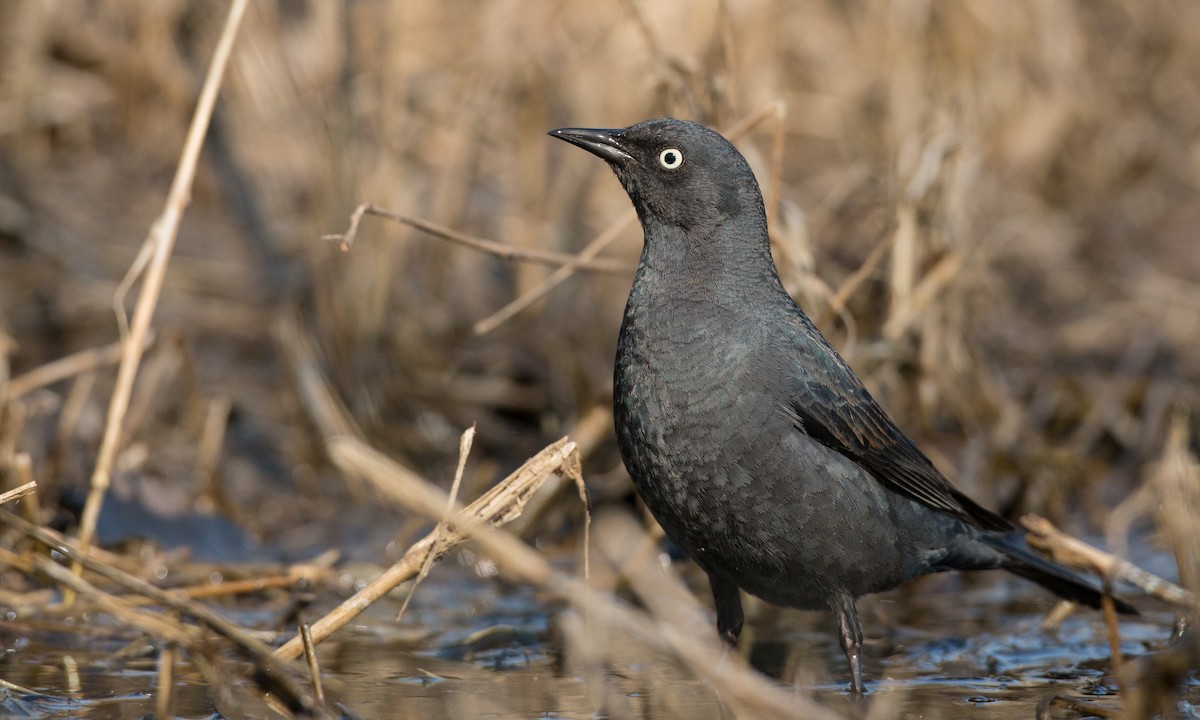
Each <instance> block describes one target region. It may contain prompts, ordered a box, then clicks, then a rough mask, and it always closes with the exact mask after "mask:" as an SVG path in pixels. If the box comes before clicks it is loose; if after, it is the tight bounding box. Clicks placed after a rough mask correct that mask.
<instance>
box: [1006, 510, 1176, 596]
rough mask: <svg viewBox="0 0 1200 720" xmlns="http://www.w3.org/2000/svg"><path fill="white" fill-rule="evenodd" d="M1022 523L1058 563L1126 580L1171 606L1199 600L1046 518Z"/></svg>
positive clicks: (1032, 542) (1035, 543) (1036, 544)
mask: <svg viewBox="0 0 1200 720" xmlns="http://www.w3.org/2000/svg"><path fill="white" fill-rule="evenodd" d="M1021 524H1022V525H1024V526H1025V529H1026V530H1028V531H1029V535H1028V536H1027V537H1028V539H1029V544H1030V545H1032V546H1034V547H1036V548H1038V549H1039V550H1042V551H1044V552H1047V553H1049V554H1050V557H1051V558H1053V559H1054V561H1055V562H1059V563H1062V564H1063V565H1068V566H1070V567H1075V568H1080V569H1082V570H1089V571H1091V572H1094V573H1096V574H1098V575H1100V576H1101V577H1105V578H1112V579H1113V580H1114V581H1115V580H1120V581H1123V582H1127V583H1129V584H1131V585H1135V586H1137V587H1139V588H1141V589H1142V590H1143V591H1145V592H1146V594H1147V595H1151V596H1153V597H1156V598H1158V599H1159V600H1162V601H1163V602H1167V603H1170V604H1172V605H1179V606H1183V607H1191V606H1193V605H1194V603H1195V601H1196V600H1195V596H1194V595H1193V594H1192V593H1191V592H1190V591H1188V590H1185V589H1183V588H1181V587H1179V586H1178V585H1176V584H1175V583H1172V582H1170V581H1169V580H1164V579H1163V578H1160V577H1159V576H1157V575H1154V574H1153V573H1150V572H1147V571H1145V570H1143V569H1141V568H1139V567H1137V566H1136V565H1134V564H1133V563H1131V562H1129V561H1128V560H1122V559H1121V558H1119V557H1116V556H1114V555H1111V554H1109V553H1106V552H1104V551H1103V550H1100V549H1098V548H1094V547H1092V546H1091V545H1088V544H1087V543H1085V542H1083V541H1082V540H1079V539H1078V538H1075V537H1072V536H1070V535H1068V534H1066V533H1064V532H1063V531H1061V530H1059V529H1058V528H1057V527H1055V526H1054V524H1053V523H1051V522H1050V521H1049V520H1047V519H1046V518H1044V517H1041V516H1039V515H1033V514H1030V515H1025V516H1024V517H1022V518H1021Z"/></svg>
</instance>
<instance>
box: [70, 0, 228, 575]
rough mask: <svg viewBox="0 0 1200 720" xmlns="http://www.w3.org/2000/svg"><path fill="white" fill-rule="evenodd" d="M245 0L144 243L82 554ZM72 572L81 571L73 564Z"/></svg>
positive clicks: (219, 50) (82, 532)
mask: <svg viewBox="0 0 1200 720" xmlns="http://www.w3.org/2000/svg"><path fill="white" fill-rule="evenodd" d="M246 5H247V0H233V3H232V5H230V8H229V15H228V17H227V19H226V21H225V28H224V30H222V32H221V37H220V39H219V40H218V41H217V47H216V50H215V51H214V53H213V59H212V63H211V64H210V65H209V67H208V74H207V76H206V77H205V78H204V87H203V88H202V89H201V91H200V99H199V102H198V103H197V105H196V111H195V113H194V114H193V115H192V124H191V127H190V128H188V134H187V139H186V140H185V141H184V146H183V152H182V154H181V155H180V158H179V165H178V167H177V168H176V171H175V178H174V180H173V181H172V182H171V189H170V191H169V192H168V193H167V201H166V204H165V206H164V208H163V212H162V214H161V215H160V216H159V217H158V219H157V220H155V221H154V225H153V226H151V228H150V233H149V235H148V236H147V238H146V242H147V243H151V242H152V243H153V244H154V253H153V255H152V256H151V258H150V262H149V265H148V267H147V268H146V274H145V279H144V280H143V281H142V289H141V292H140V293H138V299H137V304H136V306H135V307H134V311H133V324H132V327H131V328H130V331H129V337H128V338H125V341H124V343H123V344H122V346H121V364H120V366H119V367H118V369H117V381H116V386H115V387H114V388H113V394H112V400H111V401H110V403H109V406H108V416H107V418H106V420H105V426H104V437H103V439H102V440H101V443H100V451H99V453H97V457H96V467H95V470H94V471H93V472H92V478H91V489H90V491H89V492H88V498H87V502H86V503H85V505H84V508H83V515H82V517H81V518H80V522H79V544H80V547H81V548H82V550H83V553H84V554H86V553H87V550H88V548H89V547H91V544H92V539H93V538H94V537H95V534H96V521H97V519H98V518H99V517H100V507H101V506H102V505H103V504H104V496H105V493H107V491H108V486H109V483H110V482H111V473H112V467H113V462H114V460H115V459H116V456H117V448H118V446H119V445H120V441H121V435H122V433H121V428H122V425H123V421H124V419H125V412H126V410H128V408H129V398H130V395H132V393H133V382H134V379H135V378H136V377H137V371H138V366H139V365H140V364H141V360H142V349H143V348H144V347H145V345H146V337H147V335H148V333H149V329H150V320H151V318H152V317H153V316H154V309H155V306H156V305H157V304H158V298H159V295H160V294H161V293H162V286H163V280H164V278H165V277H166V272H167V261H168V260H169V259H170V257H171V250H172V248H173V247H174V246H175V237H176V234H177V233H178V230H179V222H180V220H181V219H182V217H183V210H184V208H185V207H186V206H187V204H188V201H189V199H190V198H191V187H192V181H193V180H194V178H195V176H196V165H197V162H198V161H199V158H200V148H201V147H202V146H203V144H204V136H205V134H206V133H207V130H208V124H209V121H210V120H211V118H212V113H213V107H214V106H215V105H216V102H217V92H218V91H219V90H220V87H221V81H222V78H223V77H224V76H225V66H226V65H227V64H228V62H229V56H230V54H231V52H232V50H233V42H234V38H235V37H236V36H237V30H238V27H239V26H240V25H241V21H242V16H243V15H244V14H245V11H246ZM74 571H75V572H76V574H78V573H80V572H82V569H81V568H80V566H79V565H78V564H76V565H75V567H74Z"/></svg>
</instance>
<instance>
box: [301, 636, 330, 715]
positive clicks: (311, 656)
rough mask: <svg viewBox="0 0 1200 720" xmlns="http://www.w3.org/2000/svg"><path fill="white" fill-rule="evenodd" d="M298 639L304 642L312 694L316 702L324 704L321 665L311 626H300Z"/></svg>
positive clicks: (305, 660)
mask: <svg viewBox="0 0 1200 720" xmlns="http://www.w3.org/2000/svg"><path fill="white" fill-rule="evenodd" d="M300 639H301V640H302V641H303V642H304V662H305V664H306V665H308V676H309V677H310V678H312V687H313V694H314V695H316V697H317V702H318V703H320V704H322V705H324V704H325V688H323V687H322V686H321V666H320V664H319V663H318V662H317V646H316V644H315V643H314V642H313V638H312V628H310V627H309V626H308V625H307V624H304V625H301V626H300Z"/></svg>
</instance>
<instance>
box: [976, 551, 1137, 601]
mask: <svg viewBox="0 0 1200 720" xmlns="http://www.w3.org/2000/svg"><path fill="white" fill-rule="evenodd" d="M982 539H983V540H984V542H986V543H987V544H988V545H991V546H992V547H993V548H995V549H996V550H998V551H1000V552H1001V553H1002V554H1003V555H1004V557H1005V562H1004V564H1003V565H1002V566H1001V567H1003V568H1004V569H1005V570H1008V571H1009V572H1011V573H1014V574H1016V575H1020V576H1021V577H1023V578H1025V579H1026V580H1032V581H1033V582H1035V583H1037V584H1038V585H1041V586H1042V587H1044V588H1046V589H1047V590H1049V591H1050V592H1052V593H1054V594H1055V595H1057V596H1059V597H1060V598H1062V599H1064V600H1070V601H1071V602H1077V603H1079V604H1080V605H1087V606H1088V607H1092V608H1097V609H1099V608H1100V607H1101V604H1100V602H1101V598H1103V597H1104V592H1103V590H1101V589H1100V587H1099V585H1098V584H1097V583H1095V582H1093V581H1092V580H1090V579H1088V578H1085V577H1083V576H1081V575H1078V574H1076V573H1074V572H1072V571H1071V570H1068V569H1067V568H1065V567H1063V566H1062V565H1059V564H1058V563H1055V562H1051V561H1050V560H1047V559H1045V558H1043V557H1041V556H1040V555H1038V554H1036V553H1035V552H1034V551H1033V550H1032V549H1031V548H1030V547H1029V545H1028V544H1026V542H1025V540H1024V538H1022V537H1021V536H1020V535H1017V534H1009V535H990V534H985V535H984V536H983V538H982ZM1113 604H1114V606H1115V607H1116V609H1117V612H1119V613H1123V614H1125V615H1137V614H1138V611H1137V608H1135V607H1134V606H1133V605H1130V604H1129V603H1128V602H1126V601H1124V600H1122V599H1120V598H1118V597H1116V596H1113Z"/></svg>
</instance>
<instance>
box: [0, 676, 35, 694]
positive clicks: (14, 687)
mask: <svg viewBox="0 0 1200 720" xmlns="http://www.w3.org/2000/svg"><path fill="white" fill-rule="evenodd" d="M0 689H3V690H8V691H9V692H11V693H15V694H17V695H37V694H38V693H37V692H35V691H33V690H30V689H29V688H27V687H23V686H21V685H18V684H16V683H15V682H10V681H8V680H5V679H4V678H0Z"/></svg>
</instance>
